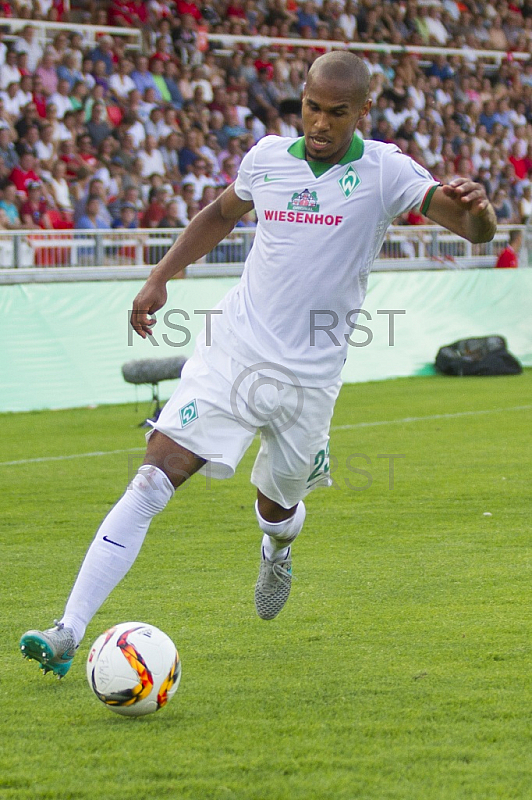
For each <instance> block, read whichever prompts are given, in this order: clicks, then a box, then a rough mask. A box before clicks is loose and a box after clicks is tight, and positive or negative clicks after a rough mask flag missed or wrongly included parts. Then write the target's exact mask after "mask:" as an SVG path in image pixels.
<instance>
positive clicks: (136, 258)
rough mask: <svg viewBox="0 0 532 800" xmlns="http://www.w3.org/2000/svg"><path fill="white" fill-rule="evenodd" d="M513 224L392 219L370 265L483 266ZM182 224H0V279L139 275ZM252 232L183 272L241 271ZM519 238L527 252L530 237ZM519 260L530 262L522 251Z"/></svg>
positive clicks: (242, 232)
mask: <svg viewBox="0 0 532 800" xmlns="http://www.w3.org/2000/svg"><path fill="white" fill-rule="evenodd" d="M515 227H523V226H509V225H505V226H500V227H499V229H498V231H497V234H496V235H495V238H494V239H493V241H492V242H489V243H487V244H471V243H470V242H467V241H465V239H462V238H460V237H459V236H456V235H455V234H453V233H449V231H447V230H445V229H444V228H440V227H439V226H437V225H419V226H404V227H403V226H392V227H390V228H389V229H388V231H387V233H386V237H385V240H384V244H383V246H382V249H381V252H380V253H379V256H378V258H377V260H376V262H375V267H374V269H375V270H377V271H386V270H395V271H397V270H419V269H423V270H427V269H474V268H490V267H493V266H494V265H495V261H496V259H497V256H498V254H499V253H500V251H501V250H502V249H503V247H505V245H506V243H507V241H508V232H509V231H510V230H511V229H513V228H515ZM182 230H183V229H182V228H175V229H174V228H172V229H170V228H169V229H162V228H157V229H153V228H150V229H142V230H98V231H88V230H67V231H58V230H54V231H44V230H43V231H35V230H31V231H29V230H19V231H0V283H21V282H26V281H49V280H110V279H120V278H124V279H128V278H141V277H145V276H147V275H148V274H149V271H150V269H151V268H152V266H153V265H155V264H157V263H158V262H159V261H160V259H161V258H162V257H163V255H164V254H165V253H166V251H167V250H168V248H169V247H171V246H172V244H173V243H174V242H175V240H176V239H177V237H178V236H179V235H180V233H182ZM254 236H255V229H254V228H236V229H235V230H234V231H233V232H232V233H230V234H229V235H228V236H227V237H226V238H225V239H224V240H223V241H222V242H220V244H219V245H217V246H216V247H215V248H214V249H213V250H212V252H210V253H209V254H208V255H206V256H204V257H203V258H202V259H201V260H200V261H199V262H198V263H196V264H193V265H191V266H190V267H188V269H187V273H186V274H187V277H201V276H228V275H240V274H241V272H242V267H243V263H244V260H245V258H246V255H247V254H248V252H249V250H250V248H251V246H252V244H253V238H254ZM526 238H528V236H527V237H525V239H526ZM525 244H528V252H529V253H530V254H531V256H532V246H531V245H532V241H531V242H525ZM520 263H521V265H522V266H528V265H529V264H528V257H527V252H526V251H524V252H522V253H521V257H520Z"/></svg>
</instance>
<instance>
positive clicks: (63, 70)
mask: <svg viewBox="0 0 532 800" xmlns="http://www.w3.org/2000/svg"><path fill="white" fill-rule="evenodd" d="M57 77H58V79H59V80H65V81H68V87H69V88H68V91H69V93H71V92H72V89H73V88H74V86H75V84H76V83H78V82H81V83H83V75H82V74H81V70H79V69H77V67H76V57H75V55H74V53H73V52H72V51H69V52H67V53H65V55H64V56H63V62H62V64H61V65H60V66H59V67H57Z"/></svg>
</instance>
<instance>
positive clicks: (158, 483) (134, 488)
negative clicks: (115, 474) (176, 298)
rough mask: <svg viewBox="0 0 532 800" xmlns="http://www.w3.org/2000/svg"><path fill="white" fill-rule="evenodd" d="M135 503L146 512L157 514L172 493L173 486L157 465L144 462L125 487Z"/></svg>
mask: <svg viewBox="0 0 532 800" xmlns="http://www.w3.org/2000/svg"><path fill="white" fill-rule="evenodd" d="M128 492H131V493H132V494H131V495H130V496H131V497H132V498H133V497H134V499H135V502H136V504H137V505H141V506H142V507H143V508H144V510H145V512H146V513H148V514H158V513H159V511H162V510H163V508H164V507H165V506H166V504H167V503H168V501H169V500H170V499H171V497H172V495H173V494H174V487H173V486H172V482H171V481H170V479H169V477H168V475H166V473H165V472H163V470H162V469H159V467H156V466H153V465H152V464H144V465H143V466H142V467H140V468H139V470H138V472H137V474H136V475H135V477H134V478H133V480H132V481H131V483H130V484H129V486H128V487H127V492H126V497H127V496H128Z"/></svg>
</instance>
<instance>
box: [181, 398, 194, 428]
mask: <svg viewBox="0 0 532 800" xmlns="http://www.w3.org/2000/svg"><path fill="white" fill-rule="evenodd" d="M179 418H180V420H181V427H182V428H184V427H185V425H189V424H190V423H191V422H194V420H195V419H197V418H198V408H197V406H196V401H195V400H191V401H190V403H187V404H186V406H183V408H180V409H179Z"/></svg>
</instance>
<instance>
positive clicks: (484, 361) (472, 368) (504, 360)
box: [435, 336, 523, 375]
mask: <svg viewBox="0 0 532 800" xmlns="http://www.w3.org/2000/svg"><path fill="white" fill-rule="evenodd" d="M435 366H436V369H437V370H439V372H443V374H444V375H519V374H520V373H521V372H522V371H523V367H522V366H521V364H520V363H519V361H518V360H517V358H516V357H515V356H513V355H512V354H511V353H509V352H508V350H507V347H506V339H505V338H504V337H503V336H482V337H479V338H476V339H459V340H458V341H457V342H453V344H448V345H445V346H444V347H440V349H439V350H438V355H437V356H436V364H435Z"/></svg>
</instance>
